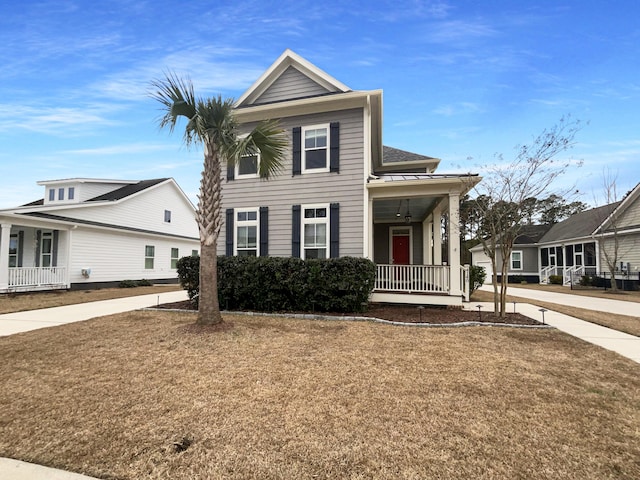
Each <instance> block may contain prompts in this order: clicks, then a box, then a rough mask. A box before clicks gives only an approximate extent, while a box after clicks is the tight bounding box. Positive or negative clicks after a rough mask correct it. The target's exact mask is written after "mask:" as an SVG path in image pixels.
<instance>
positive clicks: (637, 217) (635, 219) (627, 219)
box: [610, 200, 640, 230]
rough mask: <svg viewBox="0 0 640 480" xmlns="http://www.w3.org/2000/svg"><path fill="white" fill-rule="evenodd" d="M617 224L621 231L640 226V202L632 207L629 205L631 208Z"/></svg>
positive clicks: (636, 202)
mask: <svg viewBox="0 0 640 480" xmlns="http://www.w3.org/2000/svg"><path fill="white" fill-rule="evenodd" d="M616 223H617V225H616V226H617V227H618V228H619V229H620V228H625V227H635V226H638V225H640V200H636V201H635V202H633V203H632V204H631V205H629V207H628V208H627V209H626V210H625V212H624V213H623V214H622V216H621V217H620V219H619V220H618V222H616ZM610 230H611V228H610Z"/></svg>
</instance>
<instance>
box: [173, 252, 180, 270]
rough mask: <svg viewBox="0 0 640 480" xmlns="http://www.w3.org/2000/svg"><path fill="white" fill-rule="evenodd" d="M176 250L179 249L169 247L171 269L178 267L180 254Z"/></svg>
mask: <svg viewBox="0 0 640 480" xmlns="http://www.w3.org/2000/svg"><path fill="white" fill-rule="evenodd" d="M178 252H179V250H178V249H177V248H172V249H171V268H172V269H173V270H175V269H176V268H178V258H179V256H180V254H179V253H178Z"/></svg>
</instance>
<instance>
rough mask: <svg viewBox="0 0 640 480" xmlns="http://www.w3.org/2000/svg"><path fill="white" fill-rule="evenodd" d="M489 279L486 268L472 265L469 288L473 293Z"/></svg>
mask: <svg viewBox="0 0 640 480" xmlns="http://www.w3.org/2000/svg"><path fill="white" fill-rule="evenodd" d="M486 279H487V271H486V270H485V268H484V267H480V266H478V265H471V267H470V269H469V286H470V287H471V293H473V292H475V291H476V290H477V289H479V288H480V287H481V286H482V285H484V281H485V280H486Z"/></svg>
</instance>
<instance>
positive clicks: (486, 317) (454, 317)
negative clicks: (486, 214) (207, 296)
mask: <svg viewBox="0 0 640 480" xmlns="http://www.w3.org/2000/svg"><path fill="white" fill-rule="evenodd" d="M155 308H163V309H177V310H193V308H192V307H191V303H190V302H189V301H188V300H187V301H183V302H175V303H165V304H162V305H158V306H157V307H155ZM277 313H300V312H277ZM305 313H317V314H319V315H330V316H339V317H341V316H356V317H372V318H379V319H382V320H389V321H392V322H402V323H430V324H449V323H461V322H478V321H479V322H482V323H503V324H507V325H540V322H538V321H536V320H534V319H532V318H529V317H526V316H524V315H521V314H519V313H507V316H506V318H500V317H498V316H497V315H494V314H493V313H489V312H482V315H481V316H480V315H479V314H478V312H470V311H464V310H459V309H453V308H444V307H442V308H440V307H425V308H424V309H419V308H418V307H417V306H415V305H390V304H381V303H371V304H369V307H368V308H367V311H366V312H356V313H334V312H305Z"/></svg>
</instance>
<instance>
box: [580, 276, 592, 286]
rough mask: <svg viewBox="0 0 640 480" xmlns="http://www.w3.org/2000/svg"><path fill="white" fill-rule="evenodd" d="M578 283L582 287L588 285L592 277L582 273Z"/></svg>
mask: <svg viewBox="0 0 640 480" xmlns="http://www.w3.org/2000/svg"><path fill="white" fill-rule="evenodd" d="M579 283H580V285H582V286H583V287H590V286H591V284H592V283H593V279H592V278H591V277H590V276H589V275H583V276H582V277H580V282H579Z"/></svg>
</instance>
